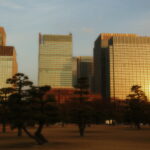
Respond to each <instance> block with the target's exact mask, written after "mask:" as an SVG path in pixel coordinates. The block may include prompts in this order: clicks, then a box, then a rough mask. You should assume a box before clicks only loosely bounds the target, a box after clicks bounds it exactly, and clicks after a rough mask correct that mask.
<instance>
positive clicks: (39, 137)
mask: <svg viewBox="0 0 150 150" xmlns="http://www.w3.org/2000/svg"><path fill="white" fill-rule="evenodd" d="M40 128H41V127H40ZM23 130H24V131H25V133H26V134H27V135H28V136H29V137H30V138H32V139H34V140H35V141H36V142H37V144H39V145H43V144H45V143H47V142H48V141H47V140H46V139H45V137H44V136H43V135H42V134H41V132H39V131H40V130H39V128H38V130H37V131H38V132H37V131H36V132H35V133H34V135H32V134H31V133H30V132H29V131H28V130H27V129H26V128H25V127H23Z"/></svg>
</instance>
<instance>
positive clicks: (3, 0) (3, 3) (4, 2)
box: [0, 0, 24, 10]
mask: <svg viewBox="0 0 150 150" xmlns="http://www.w3.org/2000/svg"><path fill="white" fill-rule="evenodd" d="M0 7H4V8H9V9H15V10H20V9H23V8H24V7H23V6H22V5H20V4H18V3H17V2H11V1H8V0H0Z"/></svg>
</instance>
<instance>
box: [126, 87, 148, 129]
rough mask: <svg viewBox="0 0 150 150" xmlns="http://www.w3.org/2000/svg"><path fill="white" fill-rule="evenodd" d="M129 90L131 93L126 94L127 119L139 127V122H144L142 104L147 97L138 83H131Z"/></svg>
mask: <svg viewBox="0 0 150 150" xmlns="http://www.w3.org/2000/svg"><path fill="white" fill-rule="evenodd" d="M131 92H132V94H129V95H128V96H127V103H128V117H129V118H128V120H129V121H130V122H132V123H134V125H135V126H136V127H137V129H140V128H141V126H140V124H141V123H143V122H144V105H145V103H146V102H147V97H146V95H145V93H144V92H143V91H142V90H141V86H139V85H133V86H132V87H131Z"/></svg>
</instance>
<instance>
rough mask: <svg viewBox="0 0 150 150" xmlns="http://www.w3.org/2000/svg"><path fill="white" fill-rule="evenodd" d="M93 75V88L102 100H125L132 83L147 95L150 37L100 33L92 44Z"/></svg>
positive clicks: (149, 81) (149, 94)
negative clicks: (100, 95) (93, 45)
mask: <svg viewBox="0 0 150 150" xmlns="http://www.w3.org/2000/svg"><path fill="white" fill-rule="evenodd" d="M94 77H95V89H94V91H95V92H96V93H101V94H102V96H103V97H104V98H106V99H107V98H108V99H109V98H114V97H115V98H118V99H125V98H126V96H127V95H128V94H129V93H130V89H131V86H133V85H140V86H142V90H143V91H144V92H145V93H146V95H147V96H148V98H150V37H142V36H138V35H136V34H105V33H103V34H101V35H100V36H99V37H98V39H97V40H96V41H95V47H94Z"/></svg>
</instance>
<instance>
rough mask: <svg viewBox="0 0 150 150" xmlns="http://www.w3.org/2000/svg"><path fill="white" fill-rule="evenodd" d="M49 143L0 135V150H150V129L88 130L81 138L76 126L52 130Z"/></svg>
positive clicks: (12, 134)
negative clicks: (37, 142) (41, 143)
mask: <svg viewBox="0 0 150 150" xmlns="http://www.w3.org/2000/svg"><path fill="white" fill-rule="evenodd" d="M43 134H44V135H45V137H46V138H47V139H48V141H49V143H47V144H45V145H42V146H40V145H37V144H36V142H35V141H34V140H33V139H31V138H29V137H28V136H27V135H25V134H23V137H17V136H16V135H17V131H10V130H9V128H8V133H5V134H3V133H0V150H9V149H11V150H149V149H150V128H148V127H144V128H143V129H142V130H136V129H134V128H131V127H129V126H104V125H92V126H91V127H88V128H87V129H86V133H85V137H80V136H79V133H78V128H77V127H76V126H74V125H67V126H65V127H61V126H50V127H46V128H44V130H43Z"/></svg>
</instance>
